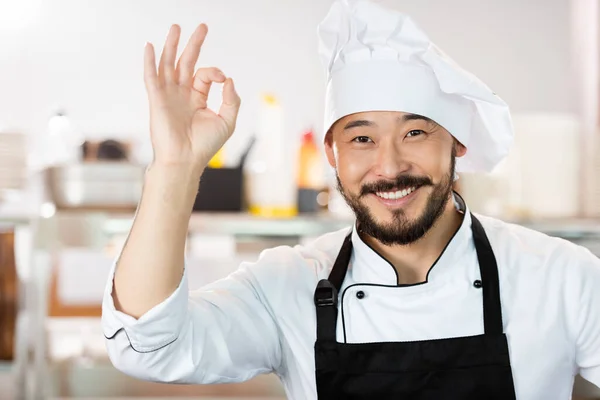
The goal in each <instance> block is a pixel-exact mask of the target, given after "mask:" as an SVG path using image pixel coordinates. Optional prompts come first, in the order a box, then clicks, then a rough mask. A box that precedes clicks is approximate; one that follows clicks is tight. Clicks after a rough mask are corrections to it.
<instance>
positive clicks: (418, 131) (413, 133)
mask: <svg viewBox="0 0 600 400" xmlns="http://www.w3.org/2000/svg"><path fill="white" fill-rule="evenodd" d="M424 133H425V131H423V130H421V129H413V130H412V131H410V132H408V133H407V134H406V136H407V137H414V136H420V135H422V134H424Z"/></svg>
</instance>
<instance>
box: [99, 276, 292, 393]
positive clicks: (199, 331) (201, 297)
mask: <svg viewBox="0 0 600 400" xmlns="http://www.w3.org/2000/svg"><path fill="white" fill-rule="evenodd" d="M114 268H115V267H114V266H113V269H112V271H111V274H110V277H109V280H108V283H107V286H106V291H105V293H104V300H103V304H102V327H103V330H104V335H105V337H106V346H107V350H108V355H109V358H110V360H111V362H112V363H113V365H114V366H115V367H116V368H117V369H118V370H120V371H122V372H123V373H125V374H127V375H130V376H133V377H136V378H138V379H143V380H150V381H157V382H166V383H169V382H172V383H195V384H208V383H229V382H242V381H245V380H248V379H251V378H253V377H254V376H256V375H258V374H261V373H269V372H272V371H274V370H276V368H277V367H278V366H279V364H280V359H281V347H280V343H279V335H278V329H277V326H276V323H275V321H274V319H273V318H272V315H271V314H270V312H269V310H268V309H267V306H266V305H265V302H264V301H263V300H264V299H263V298H262V294H261V293H259V291H258V290H257V289H256V288H257V287H259V285H258V284H257V283H256V279H255V277H254V275H253V274H252V272H251V271H250V270H249V269H248V268H247V265H244V264H243V265H242V266H241V267H240V269H239V270H238V271H236V272H234V273H233V274H231V275H230V276H228V277H227V278H224V279H222V280H219V281H217V282H215V283H212V284H210V285H208V286H206V287H203V288H201V289H199V290H197V291H193V292H188V283H187V272H186V270H184V274H183V278H182V280H181V283H180V285H179V287H178V288H177V289H176V290H175V292H173V294H172V295H171V296H170V297H169V298H167V299H166V300H165V301H164V302H162V303H160V304H158V305H157V306H155V307H154V308H152V309H151V310H149V311H148V312H147V313H146V314H144V315H143V316H141V317H140V318H139V319H135V318H133V317H131V316H129V315H126V314H124V313H122V312H120V311H117V310H116V309H115V306H114V303H113V297H112V289H113V276H114Z"/></svg>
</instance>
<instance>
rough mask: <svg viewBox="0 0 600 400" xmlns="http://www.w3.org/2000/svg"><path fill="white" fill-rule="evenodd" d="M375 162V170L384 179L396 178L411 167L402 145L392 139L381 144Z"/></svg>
mask: <svg viewBox="0 0 600 400" xmlns="http://www.w3.org/2000/svg"><path fill="white" fill-rule="evenodd" d="M375 162H376V164H375V166H374V172H375V173H376V174H377V175H378V176H380V177H381V178H384V179H394V178H396V177H397V176H398V175H400V174H402V173H405V172H407V171H408V170H409V169H410V163H408V162H407V158H406V157H405V155H404V154H403V152H402V149H401V148H400V146H398V145H396V144H395V143H393V142H391V141H390V142H385V143H381V144H380V146H379V148H378V149H377V157H376V159H375Z"/></svg>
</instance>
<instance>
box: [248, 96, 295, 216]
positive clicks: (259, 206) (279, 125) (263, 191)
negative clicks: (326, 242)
mask: <svg viewBox="0 0 600 400" xmlns="http://www.w3.org/2000/svg"><path fill="white" fill-rule="evenodd" d="M290 141H291V139H290V135H286V133H285V129H284V119H283V109H282V107H281V104H279V102H278V101H277V100H276V99H275V98H274V97H272V96H265V97H264V98H263V100H262V103H261V108H260V112H259V118H258V128H257V134H256V142H255V143H254V146H253V148H252V150H251V151H250V154H249V155H248V160H247V162H246V165H245V168H244V172H245V175H244V185H245V191H246V200H247V205H248V209H249V210H250V212H251V213H252V214H255V215H258V216H264V217H290V216H294V215H296V213H297V187H296V179H295V162H294V158H293V157H292V154H291V151H290V149H289V148H288V146H287V143H289V142H290Z"/></svg>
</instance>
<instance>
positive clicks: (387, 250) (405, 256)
mask: <svg viewBox="0 0 600 400" xmlns="http://www.w3.org/2000/svg"><path fill="white" fill-rule="evenodd" d="M463 217H464V215H463V214H462V213H460V212H459V211H458V210H456V207H455V206H454V201H453V199H452V198H451V199H450V200H448V203H447V204H446V208H445V209H444V212H443V213H442V215H441V216H440V217H439V218H438V220H437V221H436V222H435V224H434V225H433V226H432V227H431V229H429V231H427V233H426V234H425V235H424V236H423V237H422V238H421V239H419V240H418V241H416V242H415V243H411V244H409V245H404V246H403V245H392V246H387V245H384V244H381V242H379V241H377V240H376V239H374V238H372V237H370V236H365V237H363V238H362V239H363V240H364V241H365V242H366V243H367V244H368V245H369V246H370V247H371V248H372V249H373V250H375V251H376V252H377V253H379V255H380V256H382V257H383V258H385V259H386V260H387V261H388V262H390V263H391V264H392V265H393V266H394V268H395V269H396V271H397V272H398V284H399V285H410V284H415V283H421V282H425V281H426V280H427V274H428V272H429V270H430V269H431V267H432V266H433V264H434V263H435V261H436V260H437V259H438V258H439V256H440V255H441V254H442V252H443V251H444V249H445V248H446V246H447V245H448V243H449V242H450V240H451V239H452V237H453V236H454V234H455V233H456V231H457V230H458V228H459V227H460V225H461V223H462V220H463Z"/></svg>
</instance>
